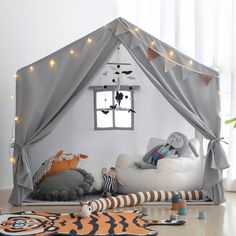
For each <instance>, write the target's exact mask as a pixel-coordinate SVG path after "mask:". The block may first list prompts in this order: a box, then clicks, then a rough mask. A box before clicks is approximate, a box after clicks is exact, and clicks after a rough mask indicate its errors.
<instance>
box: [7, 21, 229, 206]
mask: <svg viewBox="0 0 236 236" xmlns="http://www.w3.org/2000/svg"><path fill="white" fill-rule="evenodd" d="M121 43H122V44H123V45H124V46H125V48H126V49H127V50H128V52H129V53H130V54H131V56H132V57H133V58H134V60H135V61H136V62H137V64H138V65H139V66H140V68H141V69H142V70H143V72H144V73H145V74H146V76H147V77H148V78H149V79H150V80H151V81H152V83H153V84H154V85H155V86H156V88H157V89H158V90H159V91H160V92H161V94H162V95H163V96H164V97H165V98H166V99H167V101H168V102H169V103H170V104H171V105H172V106H173V107H174V108H175V109H176V110H177V111H178V112H179V113H180V114H181V115H182V116H183V117H184V118H185V119H186V120H187V121H188V122H189V123H190V124H191V125H192V126H193V127H194V128H195V129H196V130H198V131H199V132H200V133H201V134H202V135H203V136H204V137H205V138H207V139H209V145H208V152H207V155H206V162H205V170H204V180H203V189H204V191H205V193H206V194H207V195H208V196H209V198H211V199H212V200H213V201H214V202H215V203H217V204H220V203H222V202H224V190H223V181H222V170H223V169H225V168H227V167H229V164H228V162H227V158H226V155H225V153H224V151H223V148H222V146H221V143H220V141H221V137H220V130H221V120H220V117H219V111H220V98H219V95H218V91H219V75H218V73H217V72H216V71H214V70H212V69H210V68H208V67H206V66H204V65H202V64H200V63H198V62H197V61H195V60H193V59H191V58H189V57H187V56H186V55H184V54H182V53H181V52H179V51H177V50H176V49H174V48H172V47H170V46H168V45H167V44H165V43H163V42H161V41H160V40H158V39H156V38H154V37H153V36H151V35H150V34H148V33H146V32H144V31H142V30H141V29H139V28H138V27H137V26H134V25H133V24H131V23H129V22H127V21H126V20H124V19H122V18H118V19H115V20H114V21H112V22H111V23H109V24H107V25H105V26H103V27H101V28H100V29H98V30H96V31H94V32H93V33H91V34H89V35H87V36H85V37H83V38H81V39H79V40H78V41H76V42H73V43H72V44H70V45H68V46H66V47H64V48H62V49H61V50H59V51H57V52H55V53H53V54H51V55H49V56H47V57H45V58H43V59H41V60H39V61H37V62H35V63H33V64H31V65H29V66H27V67H24V68H22V69H20V70H19V71H18V72H17V80H16V115H17V116H18V117H19V120H20V122H19V123H18V124H16V128H15V143H14V155H15V157H16V165H15V166H14V188H13V190H12V193H11V196H10V199H9V202H10V203H12V204H14V205H21V204H22V202H23V200H24V199H25V197H26V196H27V195H28V194H29V193H30V192H31V191H32V189H33V183H32V173H31V168H30V164H29V159H30V158H31V157H30V156H29V152H28V150H29V149H30V148H31V147H32V146H33V145H36V144H37V143H38V142H39V141H40V140H42V139H43V138H45V137H46V136H47V135H48V134H50V133H51V132H52V131H53V129H54V128H55V126H56V125H57V124H58V122H59V121H60V120H61V119H62V118H63V116H64V115H65V114H66V113H67V111H68V110H69V109H70V108H71V107H72V106H73V105H74V104H75V103H76V101H77V100H78V99H79V97H80V96H81V94H82V91H83V90H84V88H85V86H86V85H87V84H88V83H89V82H90V81H91V79H92V78H93V77H94V76H96V74H97V73H98V72H99V71H100V69H102V68H103V66H104V65H105V63H106V62H107V61H108V59H109V58H110V56H111V55H112V54H113V52H114V50H116V48H117V47H118V45H119V44H121ZM75 59H76V60H75Z"/></svg>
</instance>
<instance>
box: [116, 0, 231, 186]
mask: <svg viewBox="0 0 236 236" xmlns="http://www.w3.org/2000/svg"><path fill="white" fill-rule="evenodd" d="M117 5H118V12H117V16H122V17H124V18H125V19H128V20H129V21H131V22H133V23H135V24H136V25H139V26H140V27H141V28H143V29H145V30H146V31H148V32H150V33H151V34H153V35H155V36H156V37H157V38H159V39H161V40H162V41H164V42H166V43H168V44H170V45H172V46H174V47H177V48H178V49H180V50H181V51H183V52H185V53H187V54H188V55H190V56H192V57H194V58H196V59H197V60H199V61H201V62H202V63H204V64H205V65H207V66H210V67H212V68H214V69H216V70H218V71H219V73H220V78H221V80H220V90H219V94H220V97H221V112H220V116H221V135H220V136H222V137H224V140H225V141H227V142H228V143H229V145H225V144H223V147H224V150H225V152H226V153H227V157H228V161H229V163H230V166H231V167H230V168H229V169H228V170H227V172H225V173H224V177H225V178H226V185H225V187H226V190H229V191H236V159H235V156H236V146H235V143H236V131H235V129H232V126H230V125H225V124H224V121H225V120H228V119H230V118H233V117H235V116H236V82H235V81H236V80H235V78H236V58H235V57H236V46H235V42H236V17H235V16H236V3H235V1H234V0H227V1H225V0H130V1H129V2H127V1H125V0H119V1H117Z"/></svg>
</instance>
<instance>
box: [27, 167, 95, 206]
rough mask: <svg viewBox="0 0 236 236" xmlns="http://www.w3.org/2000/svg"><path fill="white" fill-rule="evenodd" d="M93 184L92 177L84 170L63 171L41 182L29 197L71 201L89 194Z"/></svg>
mask: <svg viewBox="0 0 236 236" xmlns="http://www.w3.org/2000/svg"><path fill="white" fill-rule="evenodd" d="M93 182H94V178H93V176H92V175H91V174H90V173H88V172H87V171H85V170H84V169H80V168H78V169H70V170H65V171H62V172H59V173H57V174H55V175H53V176H50V177H47V178H46V179H44V180H43V181H41V182H40V183H39V184H38V185H37V186H36V187H35V190H34V191H33V192H32V193H31V197H32V198H33V199H38V200H44V201H73V200H77V199H79V198H80V197H81V196H82V195H84V194H85V193H89V191H90V189H91V186H92V184H93Z"/></svg>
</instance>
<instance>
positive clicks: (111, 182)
mask: <svg viewBox="0 0 236 236" xmlns="http://www.w3.org/2000/svg"><path fill="white" fill-rule="evenodd" d="M103 179H104V182H103V194H102V196H103V197H108V196H111V195H112V196H115V194H116V193H117V190H118V184H117V180H116V179H115V178H112V177H111V176H108V175H103Z"/></svg>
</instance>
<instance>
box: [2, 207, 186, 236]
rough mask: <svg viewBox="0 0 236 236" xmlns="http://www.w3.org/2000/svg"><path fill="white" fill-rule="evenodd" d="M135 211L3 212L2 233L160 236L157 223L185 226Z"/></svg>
mask: <svg viewBox="0 0 236 236" xmlns="http://www.w3.org/2000/svg"><path fill="white" fill-rule="evenodd" d="M143 216H144V215H143V214H141V213H140V212H138V211H136V210H134V211H123V212H98V213H92V214H91V215H90V217H87V218H81V217H79V215H78V214H77V213H60V214H59V213H46V212H34V211H26V212H18V213H8V214H2V215H0V235H8V236H9V235H24V236H26V235H33V236H45V235H103V236H106V235H133V236H134V235H157V234H158V232H157V231H155V230H152V229H149V228H147V227H148V226H153V225H182V224H184V223H185V221H181V220H176V221H174V220H163V221H162V220H159V221H158V220H156V221H153V220H145V219H143Z"/></svg>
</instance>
